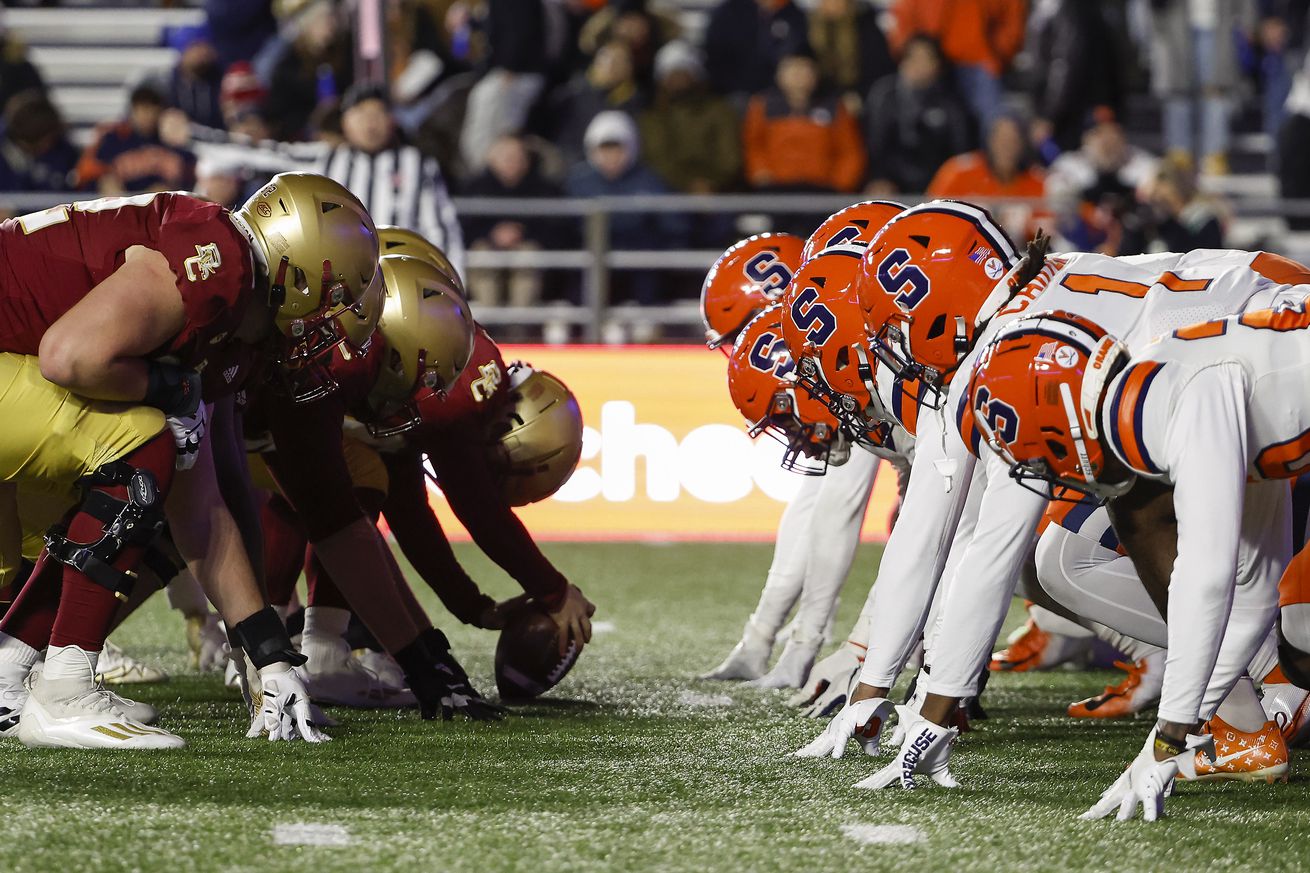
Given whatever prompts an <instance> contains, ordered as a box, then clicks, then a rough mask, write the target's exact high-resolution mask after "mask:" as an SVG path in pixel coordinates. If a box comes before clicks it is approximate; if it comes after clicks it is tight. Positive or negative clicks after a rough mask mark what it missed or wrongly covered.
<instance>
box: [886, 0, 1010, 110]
mask: <svg viewBox="0 0 1310 873" xmlns="http://www.w3.org/2000/svg"><path fill="white" fill-rule="evenodd" d="M1026 6H1027V4H1026V3H1025V2H1024V0H895V3H894V4H893V5H892V14H893V16H894V22H895V23H894V25H893V27H892V33H891V47H892V51H893V52H894V53H896V54H900V51H901V48H902V47H904V45H905V43H906V41H907V40H909V38H910V37H912V36H914V35H916V34H926V35H927V36H931V37H933V38H934V39H936V40H937V42H938V43H940V44H941V47H942V52H943V53H944V54H945V55H946V58H947V60H949V61H950V62H951V63H952V64H954V65H955V75H956V82H957V84H958V85H959V87H960V93H961V94H963V95H964V99H965V101H966V102H967V103H968V104H969V106H970V108H972V109H973V111H974V114H975V115H976V116H977V117H978V120H979V122H980V123H981V125H982V128H983V129H984V130H988V129H990V127H991V124H992V122H993V121H994V120H995V119H996V116H997V115H999V114H1000V112H1001V106H1002V97H1001V73H1003V72H1004V71H1005V69H1006V68H1007V67H1008V66H1010V63H1011V61H1013V60H1014V56H1015V55H1017V54H1018V53H1019V49H1020V48H1022V47H1023V37H1024V27H1025V18H1026V13H1027V9H1026V8H1025V7H1026Z"/></svg>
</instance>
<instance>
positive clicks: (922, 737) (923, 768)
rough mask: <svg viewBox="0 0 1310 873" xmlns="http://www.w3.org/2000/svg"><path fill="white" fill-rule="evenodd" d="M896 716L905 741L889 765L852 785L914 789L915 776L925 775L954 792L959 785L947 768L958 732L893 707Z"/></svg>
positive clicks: (905, 707)
mask: <svg viewBox="0 0 1310 873" xmlns="http://www.w3.org/2000/svg"><path fill="white" fill-rule="evenodd" d="M896 715H897V717H898V718H899V719H900V722H901V724H902V725H903V726H904V728H905V740H904V741H903V742H902V743H901V748H900V751H898V752H897V753H896V757H894V758H892V761H891V763H890V764H888V765H887V766H886V767H883V768H882V769H881V770H879V771H878V772H877V773H874V774H873V775H872V776H870V777H869V778H868V779H865V780H863V781H860V782H857V783H855V787H856V788H886V787H888V786H889V785H900V786H901V787H902V788H906V789H914V788H916V787H917V783H916V780H915V776H916V775H920V774H922V775H926V776H927V777H928V778H929V779H931V780H932V781H933V782H936V783H937V784H938V785H940V786H942V787H943V788H955V787H957V786H958V785H959V784H960V783H959V782H956V781H955V777H954V776H952V775H951V771H950V770H949V769H948V766H947V765H948V764H949V762H950V758H951V746H952V745H953V744H954V742H955V738H956V737H957V736H959V734H960V732H959V730H957V729H956V728H953V727H952V728H946V727H942V726H941V725H939V724H936V723H934V722H931V721H928V719H926V718H924V717H923V716H921V715H919V713H918V712H916V711H915V710H913V709H910V708H909V707H908V706H898V707H896Z"/></svg>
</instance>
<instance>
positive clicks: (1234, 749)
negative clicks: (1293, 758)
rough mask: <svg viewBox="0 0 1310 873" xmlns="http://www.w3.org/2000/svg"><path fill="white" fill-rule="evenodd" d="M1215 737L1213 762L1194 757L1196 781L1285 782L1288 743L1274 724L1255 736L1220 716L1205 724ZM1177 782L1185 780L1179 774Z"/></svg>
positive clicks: (1264, 727) (1201, 755) (1269, 724)
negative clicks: (1240, 729)
mask: <svg viewBox="0 0 1310 873" xmlns="http://www.w3.org/2000/svg"><path fill="white" fill-rule="evenodd" d="M1205 730H1208V731H1209V732H1210V734H1211V735H1213V736H1214V749H1215V759H1214V761H1213V762H1211V761H1210V759H1208V758H1207V757H1206V756H1205V755H1204V754H1203V753H1201V752H1197V753H1196V778H1197V779H1198V780H1205V779H1237V780H1240V781H1242V782H1256V781H1259V780H1264V781H1265V782H1286V781H1287V771H1288V764H1287V742H1286V740H1284V739H1283V734H1282V731H1280V730H1279V728H1278V725H1277V723H1275V722H1273V721H1267V722H1265V723H1264V726H1263V727H1261V728H1260V730H1258V731H1256V732H1255V733H1247V732H1246V731H1239V730H1238V729H1237V728H1235V727H1233V726H1232V725H1230V724H1228V723H1227V722H1225V721H1224V720H1223V719H1221V718H1219V716H1215V717H1213V718H1211V719H1210V721H1209V722H1208V723H1207V724H1206V726H1205ZM1178 778H1180V779H1186V778H1187V777H1186V776H1185V775H1183V774H1181V773H1180V774H1179V777H1178Z"/></svg>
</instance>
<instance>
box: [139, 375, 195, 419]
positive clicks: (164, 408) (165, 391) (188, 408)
mask: <svg viewBox="0 0 1310 873" xmlns="http://www.w3.org/2000/svg"><path fill="white" fill-rule="evenodd" d="M141 402H142V403H143V404H145V405H146V406H153V407H154V408H155V409H158V410H159V411H160V412H162V413H164V415H166V416H168V417H169V418H180V417H182V416H187V415H195V412H196V410H197V409H199V408H200V374H199V373H197V372H195V371H194V370H184V369H182V368H181V367H179V366H177V365H176V364H165V363H161V362H159V361H146V396H145V397H143V398H141Z"/></svg>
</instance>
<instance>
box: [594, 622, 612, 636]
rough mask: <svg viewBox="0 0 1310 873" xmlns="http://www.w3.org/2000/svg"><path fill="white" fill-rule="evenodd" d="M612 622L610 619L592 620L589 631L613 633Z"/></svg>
mask: <svg viewBox="0 0 1310 873" xmlns="http://www.w3.org/2000/svg"><path fill="white" fill-rule="evenodd" d="M613 631H614V622H612V621H593V622H592V623H591V632H592V633H594V634H608V633H613Z"/></svg>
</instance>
